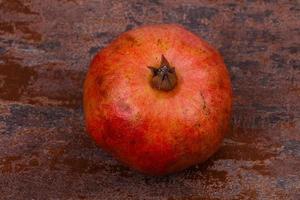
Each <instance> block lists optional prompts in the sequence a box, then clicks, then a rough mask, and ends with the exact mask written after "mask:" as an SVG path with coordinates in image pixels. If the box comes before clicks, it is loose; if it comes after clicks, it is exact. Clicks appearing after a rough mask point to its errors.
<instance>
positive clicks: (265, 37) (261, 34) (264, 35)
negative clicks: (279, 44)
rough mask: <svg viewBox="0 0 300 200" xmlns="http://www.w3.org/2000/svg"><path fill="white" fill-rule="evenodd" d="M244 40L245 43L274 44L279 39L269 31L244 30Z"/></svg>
mask: <svg viewBox="0 0 300 200" xmlns="http://www.w3.org/2000/svg"><path fill="white" fill-rule="evenodd" d="M245 36H246V39H247V41H251V40H252V42H275V41H278V40H279V39H280V38H279V36H278V35H275V34H273V33H271V32H270V31H269V30H260V29H253V28H251V29H247V30H246V35H245Z"/></svg>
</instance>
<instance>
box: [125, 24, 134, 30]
mask: <svg viewBox="0 0 300 200" xmlns="http://www.w3.org/2000/svg"><path fill="white" fill-rule="evenodd" d="M133 28H134V25H133V24H128V25H127V26H126V28H125V31H129V30H131V29H133Z"/></svg>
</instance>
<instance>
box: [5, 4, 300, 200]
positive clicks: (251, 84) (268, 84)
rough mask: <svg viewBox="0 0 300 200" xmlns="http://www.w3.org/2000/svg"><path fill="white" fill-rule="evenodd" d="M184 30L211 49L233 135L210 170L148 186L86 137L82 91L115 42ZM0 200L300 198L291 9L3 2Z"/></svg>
mask: <svg viewBox="0 0 300 200" xmlns="http://www.w3.org/2000/svg"><path fill="white" fill-rule="evenodd" d="M153 23H180V24H182V25H184V26H185V27H186V28H188V29H190V30H191V31H193V32H195V33H196V34H198V35H200V36H202V37H203V38H205V39H206V40H208V41H209V42H210V43H211V44H213V45H214V46H216V47H217V48H218V49H219V50H220V51H221V53H222V55H223V56H224V59H225V62H226V64H227V65H228V68H229V71H230V74H231V78H232V83H233V88H234V115H233V130H232V132H231V133H229V134H228V136H227V137H226V139H225V141H224V144H223V146H222V148H221V149H220V151H219V152H218V153H216V154H215V155H214V156H213V157H212V158H211V159H210V160H209V161H207V162H206V163H205V164H203V165H199V166H196V167H193V168H190V169H187V170H185V171H183V172H181V173H178V174H174V175H170V176H166V177H160V178H154V177H147V176H144V175H141V174H138V173H136V172H133V171H131V170H129V169H128V168H126V167H124V166H122V165H120V164H119V163H118V162H116V161H115V160H114V159H112V158H111V157H110V156H108V155H107V154H105V153H104V152H102V151H101V150H99V149H98V148H96V146H95V145H94V143H93V142H92V141H91V140H90V139H89V137H88V136H87V135H86V133H85V129H84V121H83V112H82V105H81V103H82V101H81V99H82V84H83V80H84V77H85V74H86V72H87V69H88V64H89V62H90V60H91V58H92V57H93V56H94V55H95V53H96V52H97V51H98V50H100V49H101V48H102V47H104V46H105V45H106V44H108V43H109V42H110V41H111V40H112V39H113V38H115V37H116V36H117V35H118V34H120V33H122V32H124V31H126V30H129V29H132V28H134V27H137V26H140V25H144V24H153ZM0 99H1V100H0V194H1V196H0V199H49V198H51V199H81V198H82V199H112V200H118V199H166V200H184V199H192V200H196V199H300V3H299V1H297V0H294V1H293V0H290V1H288V0H286V1H284V0H282V1H279V0H278V1H277V0H265V1H263V0H260V1H258V0H257V1H256V0H248V1H234V0H231V1H230V0H228V1H225V0H224V1H221V0H220V1H209V0H202V1H198V0H191V1H187V0H182V1H179V0H177V1H173V0H165V1H163V0H152V1H150V0H149V1H132V0H131V1H122V0H115V1H108V0H107V1H104V0H103V1H101V0H89V1H85V0H51V1H46V0H32V1H29V0H28V1H26V0H0Z"/></svg>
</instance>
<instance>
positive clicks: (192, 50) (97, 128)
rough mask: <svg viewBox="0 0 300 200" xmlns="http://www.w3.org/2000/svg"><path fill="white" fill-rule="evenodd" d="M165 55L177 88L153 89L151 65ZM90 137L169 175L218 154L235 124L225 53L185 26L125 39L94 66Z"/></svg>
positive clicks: (87, 105)
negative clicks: (231, 125)
mask: <svg viewBox="0 0 300 200" xmlns="http://www.w3.org/2000/svg"><path fill="white" fill-rule="evenodd" d="M162 55H163V56H164V57H165V58H166V59H167V61H168V62H169V63H170V65H171V66H172V67H174V68H175V71H176V76H177V85H176V86H175V87H174V88H173V89H172V90H170V91H162V90H159V89H157V88H154V87H153V86H152V85H151V84H150V82H151V79H152V75H153V74H151V71H150V70H149V68H148V67H149V66H156V67H159V65H160V62H161V58H162ZM83 102H84V113H85V122H86V129H87V132H88V133H89V134H90V135H91V137H92V138H93V139H94V141H95V142H96V143H97V144H98V145H99V146H100V147H101V148H102V149H104V150H106V151H108V152H110V153H111V154H112V155H113V156H114V157H116V158H117V159H118V160H120V161H121V162H122V163H124V164H126V165H127V166H129V167H131V168H133V169H135V170H137V171H140V172H142V173H146V174H150V175H165V174H169V173H173V172H176V171H180V170H182V169H185V168H187V167H189V166H192V165H195V164H198V163H201V162H204V161H205V160H207V159H208V158H209V157H210V156H211V155H212V154H213V153H215V152H216V151H217V150H218V148H219V146H220V144H221V142H222V140H223V138H224V135H225V134H226V132H228V130H229V126H230V119H231V105H232V89H231V83H230V78H229V74H228V71H227V69H226V66H225V64H224V61H223V59H222V57H221V56H220V54H219V53H218V52H217V50H216V49H214V48H213V47H212V46H210V45H209V44H208V43H206V42H205V41H204V40H203V39H201V38H199V37H198V36H196V35H195V34H193V33H191V32H189V31H187V30H186V29H185V28H183V27H182V26H180V25H176V24H162V25H150V26H143V27H140V28H137V29H134V30H131V31H128V32H125V33H123V34H121V35H120V36H119V37H118V38H117V39H115V40H114V41H112V42H111V44H109V45H108V46H107V47H105V48H104V49H102V50H101V51H100V52H99V53H98V54H97V55H96V56H95V57H94V59H93V61H92V63H91V64H90V68H89V71H88V74H87V76H86V80H85V83H84V101H83Z"/></svg>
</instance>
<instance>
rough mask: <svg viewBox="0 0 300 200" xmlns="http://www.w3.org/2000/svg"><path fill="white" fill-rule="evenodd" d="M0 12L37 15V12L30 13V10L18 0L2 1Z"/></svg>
mask: <svg viewBox="0 0 300 200" xmlns="http://www.w3.org/2000/svg"><path fill="white" fill-rule="evenodd" d="M0 10H4V11H6V12H7V11H11V12H18V13H23V14H30V15H38V13H37V12H33V11H31V9H30V8H29V7H28V6H26V5H25V4H24V2H22V1H20V0H3V1H2V2H1V3H0Z"/></svg>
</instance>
